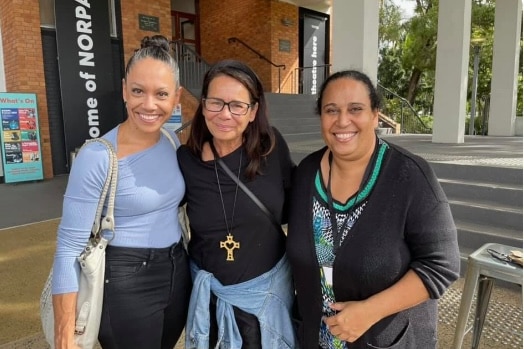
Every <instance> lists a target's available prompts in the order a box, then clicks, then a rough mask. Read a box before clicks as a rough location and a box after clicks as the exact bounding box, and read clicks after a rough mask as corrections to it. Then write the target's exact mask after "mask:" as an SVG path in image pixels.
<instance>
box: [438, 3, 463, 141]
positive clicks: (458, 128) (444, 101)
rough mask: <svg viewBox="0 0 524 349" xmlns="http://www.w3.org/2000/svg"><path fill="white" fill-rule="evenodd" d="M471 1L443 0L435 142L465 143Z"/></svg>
mask: <svg viewBox="0 0 524 349" xmlns="http://www.w3.org/2000/svg"><path fill="white" fill-rule="evenodd" d="M470 28H471V0H440V1H439V13H438V33H437V43H438V44H437V65H436V70H435V102H434V103H433V111H434V114H433V115H434V120H433V139H432V140H433V142H434V143H464V128H465V118H466V97H467V87H468V57H469V38H470Z"/></svg>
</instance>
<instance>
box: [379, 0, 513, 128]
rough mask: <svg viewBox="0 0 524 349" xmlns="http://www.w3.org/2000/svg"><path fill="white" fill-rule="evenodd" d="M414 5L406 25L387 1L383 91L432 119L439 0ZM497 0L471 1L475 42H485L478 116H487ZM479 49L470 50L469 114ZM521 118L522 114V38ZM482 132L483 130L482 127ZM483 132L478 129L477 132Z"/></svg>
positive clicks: (381, 33) (383, 7)
mask: <svg viewBox="0 0 524 349" xmlns="http://www.w3.org/2000/svg"><path fill="white" fill-rule="evenodd" d="M401 1H410V2H412V3H413V5H414V6H415V10H414V15H413V16H412V17H411V18H409V19H407V20H403V18H402V13H401V9H400V8H399V6H398V5H396V3H395V2H394V1H393V0H382V1H381V5H380V27H379V54H380V59H379V67H378V78H379V82H380V84H381V85H382V86H385V87H387V89H389V90H391V91H393V92H394V93H395V94H398V95H400V96H402V97H404V98H405V99H406V100H407V101H409V103H410V104H411V105H412V106H413V107H414V109H415V110H417V111H419V114H421V115H431V114H432V108H433V96H434V86H435V64H436V49H437V30H438V0H401ZM494 22H495V0H474V1H473V2H472V20H471V38H472V39H477V38H481V39H482V40H483V41H482V44H481V46H480V51H479V70H478V80H477V103H478V106H477V111H479V113H482V112H486V111H487V110H488V107H489V104H488V103H489V95H490V89H491V77H492V71H491V70H492V63H493V39H494ZM474 51H475V50H474V48H473V46H472V47H470V59H469V62H470V64H469V76H468V94H467V96H468V101H467V105H468V109H469V108H470V105H469V103H470V100H471V99H470V97H471V86H472V77H473V61H474ZM520 57H521V59H520V64H519V68H520V74H519V77H518V87H519V89H518V100H517V115H522V38H521V53H520ZM479 127H480V128H482V125H480V126H479ZM477 131H478V130H477Z"/></svg>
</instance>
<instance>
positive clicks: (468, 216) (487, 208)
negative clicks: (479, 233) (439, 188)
mask: <svg viewBox="0 0 524 349" xmlns="http://www.w3.org/2000/svg"><path fill="white" fill-rule="evenodd" d="M448 201H449V204H450V207H451V212H452V214H453V217H454V219H455V220H460V221H470V222H474V223H477V224H482V225H487V226H493V225H496V226H499V227H501V228H508V229H515V230H519V231H522V216H523V215H522V208H515V207H508V206H500V205H499V206H495V205H485V204H480V203H476V202H468V201H458V200H448Z"/></svg>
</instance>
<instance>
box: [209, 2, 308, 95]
mask: <svg viewBox="0 0 524 349" xmlns="http://www.w3.org/2000/svg"><path fill="white" fill-rule="evenodd" d="M199 5H200V6H199V16H200V43H201V54H202V57H204V59H205V60H206V61H208V62H209V63H214V62H216V61H219V60H221V59H226V58H233V59H238V60H241V61H243V62H244V63H246V64H248V65H249V66H250V67H251V68H253V70H255V72H256V73H257V74H258V75H259V77H260V79H261V80H262V83H263V84H264V88H265V90H266V91H274V92H276V91H277V90H278V69H277V68H275V67H272V66H271V64H269V63H267V62H266V61H264V60H263V59H261V58H260V57H259V56H258V55H257V54H255V53H253V52H251V51H250V50H249V49H247V48H246V47H244V46H243V45H241V44H240V43H238V42H237V43H228V38H231V37H237V38H238V39H240V40H242V41H244V42H245V43H246V44H248V45H249V46H251V47H252V48H253V49H255V50H256V51H258V52H259V53H260V54H261V55H263V56H265V57H266V58H267V59H269V60H270V61H272V62H274V63H275V64H285V65H286V70H285V71H283V72H282V76H281V81H283V80H284V78H285V75H286V74H289V72H291V71H292V69H291V66H292V65H293V64H295V61H298V56H297V51H296V50H297V49H298V48H297V47H298V8H297V7H296V6H293V5H290V4H286V3H281V2H279V1H276V0H271V1H268V0H223V1H221V4H220V6H217V2H216V1H214V0H200V1H199ZM284 16H285V17H287V18H291V19H292V20H293V25H292V26H290V27H286V26H283V25H282V24H281V17H284ZM278 39H284V40H289V41H290V43H291V52H289V53H287V52H279V51H278Z"/></svg>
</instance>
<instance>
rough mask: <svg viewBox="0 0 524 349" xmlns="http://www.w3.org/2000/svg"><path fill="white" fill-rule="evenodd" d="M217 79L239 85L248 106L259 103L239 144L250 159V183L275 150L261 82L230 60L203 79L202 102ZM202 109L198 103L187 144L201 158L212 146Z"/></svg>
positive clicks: (248, 168) (240, 64) (243, 65)
mask: <svg viewBox="0 0 524 349" xmlns="http://www.w3.org/2000/svg"><path fill="white" fill-rule="evenodd" d="M218 76H229V77H231V78H233V79H235V80H237V81H238V82H240V83H241V84H242V85H244V87H245V88H246V89H247V90H248V92H249V98H250V100H251V103H258V110H257V113H256V116H255V120H253V122H250V123H249V124H248V126H247V128H246V130H245V131H244V133H243V135H242V144H243V147H244V150H245V151H246V154H247V157H248V159H249V163H248V165H247V168H246V173H245V175H246V177H247V178H249V179H253V178H254V177H255V176H256V175H257V174H261V166H262V161H263V159H264V158H265V157H266V156H267V155H268V154H269V153H270V152H271V151H272V150H273V148H274V146H275V135H274V133H273V129H272V128H271V126H270V125H269V119H268V115H267V105H266V97H265V96H264V88H263V86H262V82H261V81H260V79H259V77H258V76H257V74H256V73H255V72H254V71H253V70H252V69H251V68H250V67H248V66H247V65H246V64H244V63H242V62H239V61H237V60H232V59H227V60H223V61H219V62H217V63H216V64H215V65H213V66H212V67H211V69H209V71H208V72H207V73H206V75H205V77H204V82H203V86H202V93H201V98H206V97H207V93H208V90H209V84H210V83H211V81H213V79H215V78H216V77H218ZM202 108H203V106H202V100H201V101H200V104H199V105H198V108H197V110H196V112H195V116H194V117H193V120H192V122H191V133H190V135H189V139H188V141H187V146H188V147H189V149H191V151H192V152H193V154H195V155H196V156H201V154H202V149H203V148H204V144H205V143H206V142H211V140H212V138H213V135H212V134H211V132H210V131H209V129H208V128H207V125H206V122H205V118H204V114H203V113H202Z"/></svg>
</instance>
